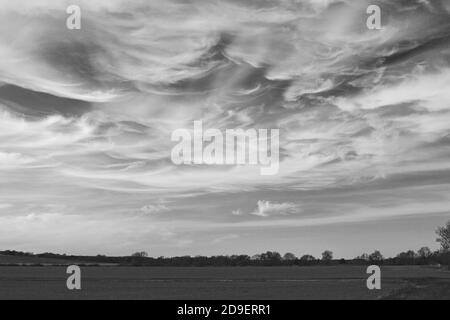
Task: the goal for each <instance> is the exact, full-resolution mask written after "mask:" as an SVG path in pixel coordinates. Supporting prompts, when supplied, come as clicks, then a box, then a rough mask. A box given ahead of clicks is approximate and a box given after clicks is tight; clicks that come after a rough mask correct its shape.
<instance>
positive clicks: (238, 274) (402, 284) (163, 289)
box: [0, 266, 450, 299]
mask: <svg viewBox="0 0 450 320" xmlns="http://www.w3.org/2000/svg"><path fill="white" fill-rule="evenodd" d="M381 270H382V289H381V290H372V291H370V290H368V289H367V287H366V279H367V277H368V275H367V274H366V273H365V271H366V267H364V266H329V267H326V266H315V267H204V268H203V267H192V268H187V267H170V268H163V267H114V266H111V267H82V290H80V291H69V290H67V289H66V279H67V276H68V275H67V274H66V268H65V267H31V266H20V267H8V266H3V267H0V299H380V298H393V299H431V298H439V299H450V272H449V271H444V270H442V269H437V268H432V267H421V266H399V267H391V266H386V267H382V269H381Z"/></svg>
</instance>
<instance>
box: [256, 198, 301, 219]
mask: <svg viewBox="0 0 450 320" xmlns="http://www.w3.org/2000/svg"><path fill="white" fill-rule="evenodd" d="M300 211H301V209H300V206H299V205H298V204H295V203H292V202H284V203H275V202H270V201H267V200H259V201H258V207H257V208H256V210H255V211H253V212H250V214H252V215H255V216H260V217H269V216H276V215H289V214H292V213H297V212H300Z"/></svg>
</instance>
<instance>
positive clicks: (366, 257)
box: [355, 253, 369, 261]
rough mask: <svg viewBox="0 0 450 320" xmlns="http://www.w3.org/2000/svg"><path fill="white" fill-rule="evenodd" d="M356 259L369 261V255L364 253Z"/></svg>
mask: <svg viewBox="0 0 450 320" xmlns="http://www.w3.org/2000/svg"><path fill="white" fill-rule="evenodd" d="M355 259H356V260H364V261H369V255H368V254H367V253H363V254H362V255H360V256H357V257H356V258H355Z"/></svg>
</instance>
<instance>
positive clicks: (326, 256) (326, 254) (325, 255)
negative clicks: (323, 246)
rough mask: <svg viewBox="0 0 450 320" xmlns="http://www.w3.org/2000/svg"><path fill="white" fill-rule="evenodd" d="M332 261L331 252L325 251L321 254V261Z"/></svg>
mask: <svg viewBox="0 0 450 320" xmlns="http://www.w3.org/2000/svg"><path fill="white" fill-rule="evenodd" d="M331 260H333V252H332V251H330V250H325V251H324V252H322V261H331Z"/></svg>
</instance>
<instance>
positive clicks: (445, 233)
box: [436, 220, 450, 252]
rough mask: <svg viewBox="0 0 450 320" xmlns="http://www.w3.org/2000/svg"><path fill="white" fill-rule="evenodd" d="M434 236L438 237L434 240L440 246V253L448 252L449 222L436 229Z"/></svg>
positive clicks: (449, 248) (449, 238)
mask: <svg viewBox="0 0 450 320" xmlns="http://www.w3.org/2000/svg"><path fill="white" fill-rule="evenodd" d="M436 234H437V235H438V238H437V239H436V241H437V242H439V243H440V244H441V249H442V251H444V252H447V251H449V250H450V220H449V221H448V222H447V224H446V225H445V226H444V227H439V228H437V230H436Z"/></svg>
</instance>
